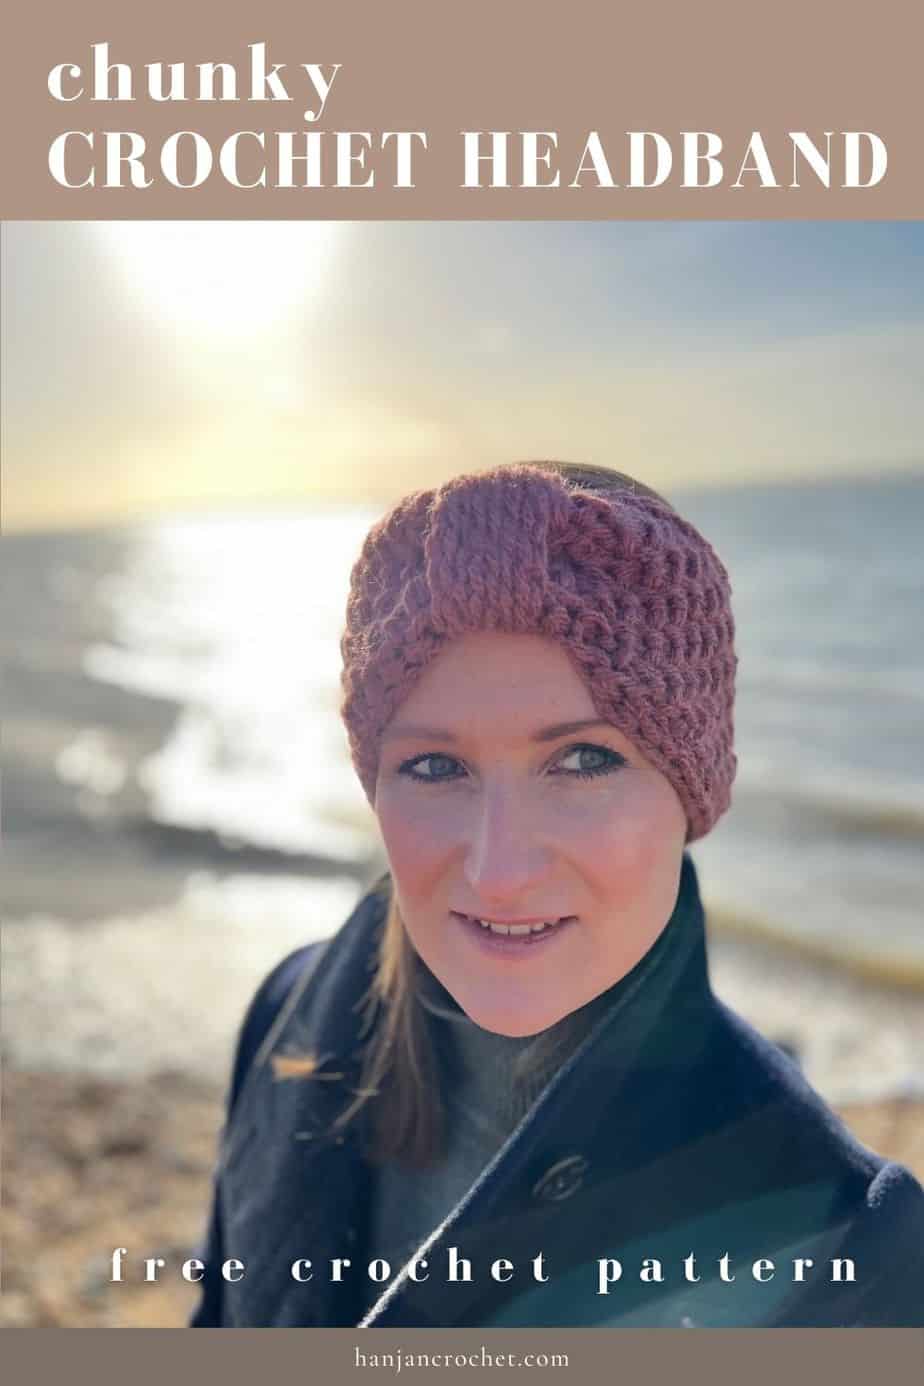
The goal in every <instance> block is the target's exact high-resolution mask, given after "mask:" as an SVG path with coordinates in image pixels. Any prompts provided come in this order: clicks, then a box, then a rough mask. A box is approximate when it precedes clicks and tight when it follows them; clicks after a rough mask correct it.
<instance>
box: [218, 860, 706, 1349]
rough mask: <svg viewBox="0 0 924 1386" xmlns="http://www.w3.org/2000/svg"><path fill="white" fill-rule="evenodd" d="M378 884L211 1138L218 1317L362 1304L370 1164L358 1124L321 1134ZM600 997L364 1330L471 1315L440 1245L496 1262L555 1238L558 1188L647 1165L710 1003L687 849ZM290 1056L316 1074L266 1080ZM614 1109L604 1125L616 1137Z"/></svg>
mask: <svg viewBox="0 0 924 1386" xmlns="http://www.w3.org/2000/svg"><path fill="white" fill-rule="evenodd" d="M389 886H390V878H389V877H388V876H387V875H386V876H383V877H382V878H380V880H379V881H378V882H377V883H376V885H375V886H374V887H373V888H372V890H371V891H370V892H368V893H367V895H366V896H364V898H363V900H361V901H360V903H359V905H358V906H357V907H356V909H355V910H354V911H353V913H352V914H351V916H350V918H349V919H348V920H347V922H346V923H345V924H344V925H343V927H342V928H341V929H340V930H339V931H338V933H337V934H335V935H334V936H333V937H332V938H331V939H330V940H329V941H327V943H326V944H325V945H324V946H323V947H322V948H320V949H319V950H318V952H317V953H316V954H315V955H314V957H313V958H312V961H311V965H310V966H309V968H308V969H307V970H306V972H305V974H304V975H303V977H302V978H301V979H300V980H299V982H298V983H297V984H296V987H295V988H294V989H293V992H292V994H291V995H290V997H289V999H288V1002H287V1003H286V1005H285V1006H284V1008H283V1010H282V1011H281V1012H280V1014H279V1016H278V1017H277V1020H276V1022H275V1024H274V1025H273V1026H272V1027H271V1029H270V1031H269V1033H268V1034H267V1037H266V1039H265V1041H264V1043H263V1045H262V1046H261V1049H260V1051H259V1052H258V1054H257V1056H256V1058H255V1061H254V1063H253V1065H252V1066H251V1069H250V1071H249V1073H248V1075H247V1077H246V1079H245V1082H244V1085H243V1087H242V1090H241V1093H240V1097H239V1100H238V1104H237V1108H236V1111H235V1115H234V1119H233V1121H232V1122H231V1123H230V1124H229V1127H228V1129H227V1131H226V1132H225V1139H224V1143H223V1151H222V1157H221V1161H220V1167H219V1168H220V1174H221V1177H222V1178H223V1180H224V1181H225V1184H226V1186H227V1193H226V1196H225V1199H224V1207H225V1213H224V1220H225V1229H224V1230H225V1245H226V1247H227V1254H228V1255H229V1256H236V1257H238V1258H240V1259H241V1260H243V1261H244V1262H245V1265H246V1266H247V1273H246V1275H245V1278H244V1279H243V1280H241V1281H240V1282H238V1283H237V1284H234V1285H229V1287H228V1290H229V1294H228V1303H229V1309H230V1313H231V1316H232V1320H233V1322H235V1323H238V1324H242V1325H243V1324H267V1323H272V1324H275V1325H280V1326H283V1325H289V1326H293V1325H318V1326H332V1325H337V1324H341V1325H347V1324H355V1323H356V1322H357V1320H358V1317H359V1313H361V1307H360V1306H361V1304H362V1303H368V1300H369V1294H370V1290H371V1289H372V1287H371V1285H370V1282H369V1281H368V1280H367V1279H366V1276H365V1264H364V1262H363V1260H362V1232H363V1226H364V1220H365V1214H366V1212H367V1210H368V1207H369V1199H370V1197H371V1193H372V1174H371V1171H370V1168H369V1166H368V1165H367V1163H366V1162H365V1160H363V1158H362V1156H361V1153H360V1149H359V1137H358V1133H357V1132H355V1131H354V1132H349V1131H348V1132H345V1133H344V1134H343V1135H341V1136H337V1137H335V1136H332V1135H331V1133H330V1129H329V1128H330V1124H331V1122H332V1120H333V1118H334V1116H335V1115H336V1114H337V1112H338V1111H339V1110H340V1109H341V1108H342V1105H343V1103H344V1101H346V1100H349V1098H350V1096H351V1091H352V1087H353V1085H354V1084H355V1083H356V1081H357V1079H358V1076H359V1057H360V1056H359V1047H358V1033H359V1025H360V1015H359V1007H360V1005H361V1003H362V999H363V996H364V994H365V992H366V990H367V988H368V985H369V981H370V979H371V972H372V968H373V967H374V965H375V961H376V957H377V946H378V942H379V939H380V935H381V930H382V927H383V924H384V919H385V914H386V907H387V900H388V892H389ZM610 994H611V1002H612V1004H611V1005H610V1007H609V1008H608V1009H607V1010H606V1012H605V1013H604V1015H603V1016H602V1017H601V1018H600V1019H599V1020H598V1022H597V1023H596V1025H595V1026H594V1028H593V1029H592V1030H591V1032H590V1034H589V1035H587V1036H586V1038H585V1039H584V1041H583V1042H582V1043H581V1045H580V1046H579V1047H578V1049H577V1050H576V1051H574V1052H573V1053H572V1054H571V1055H570V1057H569V1058H568V1059H567V1060H566V1061H565V1063H564V1064H563V1066H562V1067H561V1068H560V1069H559V1071H558V1072H557V1073H556V1074H555V1075H554V1077H553V1078H552V1079H551V1081H550V1082H549V1084H548V1085H547V1086H546V1087H545V1089H544V1090H543V1091H542V1092H541V1093H540V1094H539V1096H538V1097H537V1099H536V1100H535V1101H534V1103H533V1105H532V1106H531V1108H530V1109H529V1110H528V1111H527V1113H526V1114H525V1115H524V1117H523V1118H522V1120H521V1121H520V1122H519V1124H518V1125H517V1127H516V1128H515V1129H514V1130H513V1132H512V1133H511V1134H510V1136H509V1137H508V1139H507V1140H506V1141H505V1143H504V1144H503V1146H502V1147H501V1148H500V1150H499V1151H498V1152H497V1154H496V1155H495V1157H494V1158H493V1159H492V1160H491V1161H490V1163H489V1164H488V1165H487V1166H486V1168H485V1169H484V1170H483V1171H482V1173H481V1175H480V1176H479V1178H478V1179H477V1181H476V1182H475V1184H473V1186H472V1187H471V1189H470V1190H469V1191H468V1193H467V1194H466V1196H465V1197H464V1198H463V1199H462V1200H461V1201H460V1202H459V1203H458V1204H457V1205H456V1206H455V1207H454V1208H453V1209H452V1210H451V1212H450V1213H449V1215H448V1216H447V1218H446V1219H445V1220H444V1221H443V1223H442V1224H441V1225H440V1226H439V1227H437V1228H436V1229H434V1231H433V1233H432V1234H431V1236H430V1237H429V1238H428V1240H427V1241H426V1243H424V1245H423V1247H422V1248H421V1249H420V1252H419V1253H418V1254H420V1255H424V1256H426V1257H427V1258H428V1259H429V1260H430V1261H431V1262H432V1263H433V1264H434V1266H436V1263H437V1261H438V1260H439V1272H438V1274H433V1275H431V1277H430V1279H429V1280H426V1281H420V1282H415V1281H414V1280H413V1279H412V1278H411V1277H410V1276H409V1275H408V1274H407V1272H408V1269H409V1267H404V1268H403V1269H402V1270H401V1271H400V1272H397V1271H396V1268H392V1270H393V1275H392V1279H391V1281H390V1283H389V1285H388V1287H387V1289H386V1290H385V1292H384V1293H383V1294H382V1295H381V1296H380V1297H379V1298H378V1300H377V1301H376V1302H375V1303H374V1304H373V1305H372V1307H371V1308H370V1309H369V1310H368V1312H367V1314H366V1316H365V1318H363V1320H362V1323H363V1325H364V1326H365V1325H373V1324H374V1325H376V1326H399V1325H402V1324H416V1325H420V1326H428V1325H431V1324H432V1325H434V1326H436V1325H444V1324H446V1323H447V1322H448V1323H452V1322H455V1323H462V1322H464V1321H466V1319H471V1321H478V1316H479V1315H482V1316H483V1315H484V1313H485V1309H484V1305H483V1303H482V1296H483V1295H484V1294H485V1284H484V1275H483V1274H482V1275H481V1276H476V1277H475V1281H474V1283H473V1284H471V1285H467V1284H464V1283H459V1284H452V1285H447V1284H446V1283H445V1279H444V1275H443V1264H442V1259H441V1258H442V1257H443V1256H444V1253H445V1250H446V1248H448V1247H449V1246H450V1245H457V1246H459V1247H460V1248H461V1247H463V1246H466V1247H469V1248H470V1249H472V1250H476V1249H477V1248H478V1246H481V1247H482V1251H483V1252H484V1253H485V1254H486V1253H487V1252H490V1254H489V1255H488V1256H487V1263H488V1264H490V1261H492V1260H493V1259H494V1258H495V1257H496V1256H498V1255H507V1256H512V1254H513V1252H512V1250H510V1251H508V1250H507V1247H511V1248H513V1247H514V1246H515V1245H516V1244H517V1243H518V1242H519V1241H520V1240H522V1237H523V1234H524V1233H527V1234H528V1240H529V1241H530V1244H532V1243H533V1242H534V1241H535V1238H536V1236H537V1235H538V1236H539V1237H543V1236H544V1237H546V1242H545V1244H547V1245H552V1244H553V1242H554V1239H557V1241H558V1242H561V1241H562V1229H563V1227H564V1224H563V1223H561V1218H562V1216H563V1217H564V1218H565V1219H567V1217H568V1213H569V1209H570V1207H571V1205H570V1204H569V1203H568V1202H566V1201H565V1200H566V1198H567V1197H568V1196H569V1194H570V1193H572V1192H573V1190H574V1183H575V1180H577V1181H578V1182H579V1183H580V1184H582V1185H583V1186H585V1188H586V1189H587V1190H591V1191H592V1189H593V1187H594V1184H595V1181H601V1180H605V1181H612V1179H613V1178H614V1177H616V1176H617V1175H618V1174H619V1172H620V1171H628V1170H631V1169H635V1168H641V1167H647V1166H648V1165H649V1164H650V1162H651V1161H652V1160H653V1159H654V1160H657V1158H658V1156H659V1154H662V1153H663V1152H664V1151H665V1150H667V1149H669V1148H670V1146H671V1142H672V1140H674V1139H675V1138H676V1132H675V1125H676V1120H677V1114H678V1112H679V1111H680V1110H681V1109H684V1110H685V1109H686V1096H687V1092H688V1089H689V1086H690V1085H689V1084H688V1083H687V1082H686V1079H687V1077H688V1076H689V1075H690V1073H691V1071H692V1070H693V1069H694V1068H695V1067H696V1065H697V1064H698V1063H699V1062H700V1061H701V1057H702V1054H703V1051H704V1047H705V1046H706V1044H707V1043H708V1038H707V1036H708V1030H709V1020H710V1015H711V1007H712V1006H713V1005H714V1002H713V998H712V995H711V991H710V989H709V982H708V973H707V965H706V950H705V933H704V919H703V910H702V905H701V902H700V897H699V890H698V885H697V880H696V872H695V869H694V866H693V863H692V861H691V859H690V858H689V856H687V855H685V856H684V859H683V864H682V869H681V876H680V885H679V891H678V897H677V902H676V905H675V908H674V911H673V913H672V915H671V918H670V920H669V922H668V924H667V926H666V927H665V929H664V930H663V931H662V933H661V935H660V936H659V938H658V940H657V941H656V943H655V944H654V945H653V947H652V948H651V949H650V950H649V952H648V953H647V954H646V955H645V957H644V958H643V959H642V960H641V961H640V962H639V963H638V964H637V965H636V967H635V968H633V969H632V971H631V972H630V973H629V974H628V975H627V976H626V977H625V978H623V979H622V981H620V982H619V983H617V984H616V985H615V986H614V987H613V988H611V993H610ZM304 1053H312V1054H315V1055H317V1056H319V1058H320V1060H321V1074H322V1075H326V1076H325V1077H322V1078H318V1079H313V1080H303V1079H297V1078H291V1079H284V1080H279V1079H274V1076H273V1067H272V1063H271V1060H272V1058H273V1057H274V1056H278V1055H288V1056H290V1057H292V1056H296V1055H298V1054H304ZM614 1119H615V1121H616V1123H617V1126H618V1128H619V1133H620V1134H619V1141H618V1144H616V1145H615V1146H614V1143H613V1130H614ZM552 1224H554V1225H555V1228H556V1230H555V1231H554V1232H553V1231H552V1230H551V1225H552ZM549 1238H552V1239H553V1240H549ZM542 1245H543V1242H542V1241H540V1242H539V1244H538V1247H535V1246H534V1249H533V1250H532V1252H530V1253H529V1254H530V1255H531V1256H533V1255H535V1254H536V1250H537V1249H539V1248H541V1246H542ZM353 1253H355V1255H353ZM336 1256H348V1257H350V1256H352V1259H353V1260H354V1261H355V1265H354V1267H352V1274H351V1276H349V1277H345V1278H347V1279H348V1283H346V1284H339V1285H338V1284H336V1283H331V1281H330V1278H329V1267H328V1265H327V1262H328V1260H329V1259H330V1258H332V1257H336ZM298 1258H310V1259H311V1260H312V1262H313V1263H314V1264H313V1267H312V1274H313V1279H312V1280H311V1281H310V1282H309V1283H307V1284H298V1283H297V1282H296V1281H295V1280H294V1279H293V1278H292V1276H291V1273H290V1267H291V1265H292V1262H293V1261H295V1260H296V1259H298ZM482 1259H483V1256H482ZM351 1285H352V1286H353V1287H354V1288H353V1289H351ZM504 1288H505V1287H504V1286H502V1285H498V1284H496V1283H494V1282H492V1283H491V1287H490V1292H491V1293H492V1294H493V1295H494V1296H495V1298H497V1296H498V1295H499V1294H501V1293H502V1292H503V1291H504Z"/></svg>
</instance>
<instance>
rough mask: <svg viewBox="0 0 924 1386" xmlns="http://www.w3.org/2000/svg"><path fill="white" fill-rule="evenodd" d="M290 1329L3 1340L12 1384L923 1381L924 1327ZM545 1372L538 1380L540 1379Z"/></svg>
mask: <svg viewBox="0 0 924 1386" xmlns="http://www.w3.org/2000/svg"><path fill="white" fill-rule="evenodd" d="M307 1332H309V1333H310V1335H311V1340H310V1347H309V1346H307V1345H306V1337H305V1334H306V1330H302V1329H297V1328H296V1329H283V1330H281V1331H277V1332H275V1333H272V1334H267V1333H265V1332H263V1331H262V1330H261V1329H259V1328H253V1329H237V1330H236V1331H235V1332H233V1333H225V1332H222V1331H221V1330H219V1329H213V1330H198V1331H197V1330H195V1329H189V1330H182V1329H180V1330H177V1331H174V1332H164V1331H163V1330H158V1329H137V1330H135V1331H134V1332H133V1333H129V1334H124V1333H109V1332H107V1331H106V1330H105V1329H84V1330H80V1329H64V1330H60V1331H59V1332H57V1333H42V1331H41V1330H40V1329H39V1330H35V1329H20V1330H18V1331H16V1330H12V1331H11V1330H8V1331H7V1333H6V1336H5V1339H4V1343H3V1354H4V1365H5V1367H6V1372H7V1379H8V1380H10V1381H16V1382H18V1381H24V1380H26V1379H27V1378H29V1379H33V1378H34V1379H36V1380H39V1381H53V1380H57V1379H67V1380H68V1381H70V1380H74V1379H75V1378H76V1379H77V1380H79V1381H89V1380H92V1381H94V1382H103V1381H105V1382H108V1381H118V1380H121V1379H123V1378H124V1379H125V1380H130V1381H132V1383H133V1386H146V1383H148V1382H150V1383H157V1386H160V1383H161V1382H163V1381H164V1379H165V1377H169V1376H170V1375H171V1374H176V1375H177V1376H178V1377H179V1378H180V1379H188V1378H189V1377H190V1375H191V1374H195V1373H197V1372H201V1373H202V1376H203V1379H205V1377H206V1376H208V1375H210V1374H211V1373H213V1372H214V1373H215V1374H216V1375H217V1377H218V1379H219V1380H221V1381H222V1382H223V1383H227V1386H232V1384H233V1383H235V1382H252V1381H254V1380H255V1379H259V1380H264V1381H265V1380H273V1381H285V1380H288V1379H289V1373H291V1377H292V1379H293V1380H301V1379H303V1378H304V1377H305V1375H306V1373H307V1374H308V1375H309V1376H310V1377H311V1378H312V1379H314V1378H321V1379H323V1380H324V1381H331V1382H337V1383H340V1382H345V1381H350V1382H353V1383H358V1382H370V1383H372V1382H376V1381H378V1382H384V1381H387V1380H392V1381H393V1380H395V1379H397V1378H399V1377H400V1378H401V1379H404V1378H405V1376H409V1377H415V1376H416V1377H417V1378H420V1377H422V1376H424V1375H426V1376H427V1377H428V1379H430V1380H439V1379H440V1377H441V1376H442V1375H443V1374H444V1373H452V1374H457V1375H464V1374H467V1373H471V1374H472V1375H471V1376H470V1377H469V1379H470V1380H473V1381H474V1380H477V1381H484V1380H485V1376H486V1374H488V1373H490V1375H491V1376H492V1377H493V1378H494V1379H496V1380H503V1379H504V1373H506V1372H508V1371H512V1372H514V1373H515V1374H516V1379H518V1380H522V1379H524V1378H525V1379H530V1378H531V1379H535V1380H539V1381H548V1382H556V1381H557V1382H562V1383H564V1382H580V1383H581V1386H596V1383H600V1386H612V1383H613V1382H614V1381H620V1380H626V1379H628V1378H629V1377H630V1376H631V1377H634V1378H636V1379H638V1380H643V1381H651V1382H658V1383H661V1382H665V1383H666V1382H670V1381H675V1380H676V1381H682V1382H684V1383H685V1384H686V1383H690V1386H700V1383H702V1386H715V1383H717V1382H721V1381H729V1380H737V1381H746V1382H747V1383H748V1386H778V1383H779V1381H780V1380H786V1379H791V1380H794V1381H827V1380H832V1381H836V1382H837V1383H838V1386H868V1384H869V1382H870V1381H875V1382H876V1383H877V1386H906V1383H907V1386H918V1383H919V1382H920V1380H921V1368H922V1366H924V1334H921V1333H919V1332H918V1331H917V1330H916V1329H875V1328H874V1329H868V1330H867V1331H866V1332H865V1333H841V1332H838V1331H837V1330H836V1329H816V1330H812V1329H745V1330H734V1329H732V1330H725V1331H723V1330H705V1331H696V1332H694V1333H690V1334H687V1333H684V1332H680V1331H678V1332H674V1333H664V1332H662V1331H660V1330H658V1329H620V1330H616V1335H617V1336H616V1337H615V1339H614V1337H613V1336H612V1331H611V1330H607V1329H532V1330H530V1331H528V1332H527V1331H526V1330H508V1331H501V1330H498V1329H493V1330H491V1329H478V1328H473V1329H466V1330H464V1331H460V1330H459V1329H452V1330H447V1331H443V1330H441V1329H418V1330H415V1331H414V1332H413V1334H411V1333H407V1332H403V1331H394V1330H388V1329H381V1330H369V1331H367V1332H365V1333H358V1332H357V1331H356V1330H355V1329H341V1328H319V1329H311V1330H307ZM533 1374H534V1375H533Z"/></svg>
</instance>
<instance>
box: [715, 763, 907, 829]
mask: <svg viewBox="0 0 924 1386" xmlns="http://www.w3.org/2000/svg"><path fill="white" fill-rule="evenodd" d="M899 792H900V791H899ZM894 795H895V791H894V789H891V788H890V787H888V788H884V789H883V792H882V793H881V794H876V793H875V792H873V793H870V794H869V795H868V797H860V796H859V795H857V794H856V792H855V790H853V787H852V786H851V788H850V789H847V788H846V787H841V786H840V785H833V784H832V785H827V786H821V785H815V786H810V787H808V788H799V789H793V788H792V787H791V786H789V785H786V786H782V785H778V784H774V783H773V782H772V781H770V780H762V778H761V777H760V776H759V775H758V774H752V775H750V776H748V775H747V772H744V773H743V774H741V775H740V776H739V778H738V781H737V782H736V785H735V807H736V809H738V810H742V809H744V810H746V809H747V807H748V805H749V804H750V805H751V806H752V807H758V806H769V805H771V804H775V805H776V806H778V807H781V808H784V809H788V810H790V811H791V812H792V814H793V815H794V816H798V817H799V818H801V819H802V821H803V822H805V820H807V819H808V820H812V821H814V822H815V823H816V824H817V825H818V826H820V827H823V828H826V829H828V830H830V831H831V832H832V833H834V834H836V835H837V836H847V835H850V836H862V837H885V838H891V839H893V840H898V841H906V842H924V804H921V803H918V802H914V801H913V800H911V798H910V797H908V798H901V797H893V796H894ZM739 816H740V813H739Z"/></svg>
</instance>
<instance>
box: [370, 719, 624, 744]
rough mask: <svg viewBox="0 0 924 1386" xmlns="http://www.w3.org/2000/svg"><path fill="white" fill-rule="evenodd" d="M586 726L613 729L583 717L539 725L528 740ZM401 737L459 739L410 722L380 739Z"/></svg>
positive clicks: (554, 738)
mask: <svg viewBox="0 0 924 1386" xmlns="http://www.w3.org/2000/svg"><path fill="white" fill-rule="evenodd" d="M588 727H607V728H608V729H609V730H610V731H612V730H613V724H612V722H605V721H604V720H603V718H602V717H584V718H581V719H580V720H579V721H577V722H556V723H555V724H554V726H551V727H540V729H539V731H535V732H533V734H532V736H531V737H530V740H531V741H557V740H558V738H559V737H560V736H571V735H572V734H573V733H574V732H579V731H586V729H587V728H588ZM402 737H414V738H420V740H422V741H447V742H450V743H452V744H455V743H456V742H457V741H458V740H459V738H458V737H457V736H456V735H455V733H454V732H451V731H446V730H445V729H444V728H442V727H421V726H417V725H415V724H413V723H410V722H404V723H399V724H398V725H397V726H393V727H389V728H388V730H387V731H386V732H384V733H383V736H382V740H383V741H391V740H392V739H394V740H398V739H399V738H402Z"/></svg>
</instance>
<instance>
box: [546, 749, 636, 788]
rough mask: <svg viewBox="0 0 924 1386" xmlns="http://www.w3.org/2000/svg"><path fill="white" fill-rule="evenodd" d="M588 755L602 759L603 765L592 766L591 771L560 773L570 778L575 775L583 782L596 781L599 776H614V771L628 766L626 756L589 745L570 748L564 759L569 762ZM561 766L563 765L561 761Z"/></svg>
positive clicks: (566, 771)
mask: <svg viewBox="0 0 924 1386" xmlns="http://www.w3.org/2000/svg"><path fill="white" fill-rule="evenodd" d="M588 753H589V754H590V755H591V756H597V757H598V758H602V763H601V764H597V765H594V766H591V768H590V769H583V770H565V771H563V772H561V771H560V772H558V773H564V774H566V775H569V776H570V775H574V776H576V777H577V778H578V779H581V780H590V779H594V778H595V777H596V776H597V775H609V774H612V772H613V771H614V770H620V769H622V767H623V766H624V765H628V761H627V760H626V758H625V756H621V755H620V754H619V752H618V751H611V750H610V748H609V747H608V746H594V745H591V744H589V743H588V744H582V745H580V746H569V747H568V749H567V751H566V752H565V754H564V756H563V757H562V759H563V760H568V759H569V758H570V757H571V756H580V757H583V756H585V755H587V754H588ZM559 764H561V761H559Z"/></svg>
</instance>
